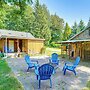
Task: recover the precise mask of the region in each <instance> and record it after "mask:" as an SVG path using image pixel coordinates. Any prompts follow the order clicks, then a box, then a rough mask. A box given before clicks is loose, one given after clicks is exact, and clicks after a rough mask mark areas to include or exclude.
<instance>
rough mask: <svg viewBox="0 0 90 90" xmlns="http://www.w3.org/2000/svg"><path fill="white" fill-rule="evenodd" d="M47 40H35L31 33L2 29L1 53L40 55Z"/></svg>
mask: <svg viewBox="0 0 90 90" xmlns="http://www.w3.org/2000/svg"><path fill="white" fill-rule="evenodd" d="M44 41H45V39H40V38H35V37H34V36H33V35H32V34H31V33H27V32H20V31H13V30H2V29H0V51H1V52H4V53H7V54H8V53H19V52H27V53H28V54H36V53H40V51H41V49H42V47H43V46H44Z"/></svg>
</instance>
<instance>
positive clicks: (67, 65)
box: [63, 56, 80, 75]
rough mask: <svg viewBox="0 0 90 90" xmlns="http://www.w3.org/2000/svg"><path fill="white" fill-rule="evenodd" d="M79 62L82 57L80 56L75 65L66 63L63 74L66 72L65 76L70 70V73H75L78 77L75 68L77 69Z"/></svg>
mask: <svg viewBox="0 0 90 90" xmlns="http://www.w3.org/2000/svg"><path fill="white" fill-rule="evenodd" d="M79 62H80V57H79V56H78V57H77V58H76V60H75V62H74V63H71V62H66V63H65V65H64V67H63V72H64V73H63V74H64V75H65V74H66V70H69V71H72V72H74V74H75V75H76V71H75V68H76V67H77V65H78V64H79Z"/></svg>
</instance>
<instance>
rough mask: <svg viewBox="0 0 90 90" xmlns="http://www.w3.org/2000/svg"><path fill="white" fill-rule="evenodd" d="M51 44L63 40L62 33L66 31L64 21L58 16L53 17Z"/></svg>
mask: <svg viewBox="0 0 90 90" xmlns="http://www.w3.org/2000/svg"><path fill="white" fill-rule="evenodd" d="M50 29H51V42H56V41H61V40H62V31H63V29H64V20H63V19H62V18H60V17H59V16H58V15H56V14H55V15H51V27H50Z"/></svg>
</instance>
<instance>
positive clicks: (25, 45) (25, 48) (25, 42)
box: [22, 39, 28, 53]
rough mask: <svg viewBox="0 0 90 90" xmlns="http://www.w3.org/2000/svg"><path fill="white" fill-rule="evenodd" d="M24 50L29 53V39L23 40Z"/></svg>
mask: <svg viewBox="0 0 90 90" xmlns="http://www.w3.org/2000/svg"><path fill="white" fill-rule="evenodd" d="M22 51H23V52H27V53H28V40H25V39H24V40H22Z"/></svg>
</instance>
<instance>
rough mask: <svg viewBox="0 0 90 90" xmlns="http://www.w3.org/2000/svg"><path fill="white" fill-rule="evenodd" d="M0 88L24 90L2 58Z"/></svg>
mask: <svg viewBox="0 0 90 90" xmlns="http://www.w3.org/2000/svg"><path fill="white" fill-rule="evenodd" d="M0 90H24V89H23V86H22V85H21V83H20V82H19V81H18V80H17V78H16V77H15V76H14V74H13V73H12V72H11V69H10V68H9V67H8V64H7V63H6V61H4V60H0Z"/></svg>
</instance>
